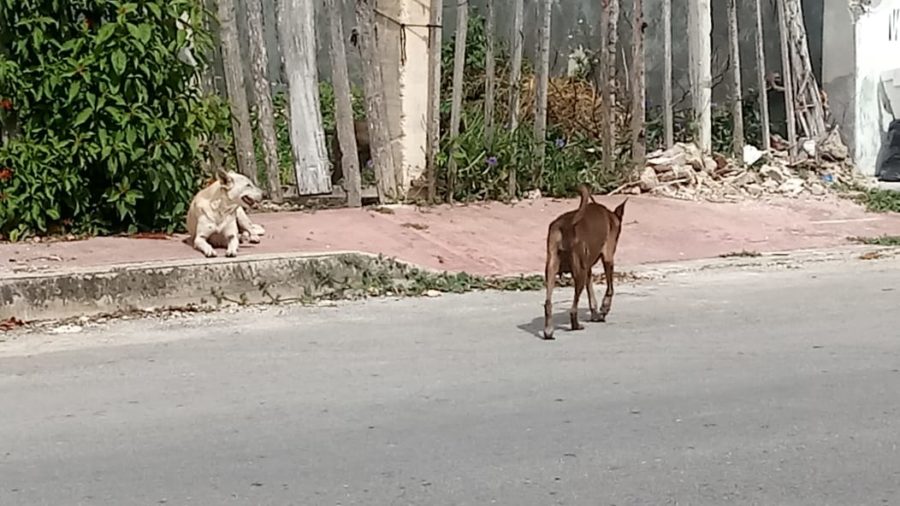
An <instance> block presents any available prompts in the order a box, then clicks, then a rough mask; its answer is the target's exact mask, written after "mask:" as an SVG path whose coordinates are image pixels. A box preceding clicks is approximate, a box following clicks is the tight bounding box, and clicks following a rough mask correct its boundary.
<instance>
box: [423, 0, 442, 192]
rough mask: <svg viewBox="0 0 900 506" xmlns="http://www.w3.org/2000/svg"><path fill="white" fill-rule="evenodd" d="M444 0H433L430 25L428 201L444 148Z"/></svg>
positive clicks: (426, 162) (435, 184)
mask: <svg viewBox="0 0 900 506" xmlns="http://www.w3.org/2000/svg"><path fill="white" fill-rule="evenodd" d="M443 9H444V0H431V19H430V24H431V26H430V27H429V28H428V83H429V88H430V89H429V92H428V120H427V121H428V130H427V132H426V140H425V142H426V146H425V159H426V160H425V172H426V176H425V177H426V178H427V180H428V202H430V203H434V202H435V201H436V200H437V171H436V170H435V158H436V157H437V154H438V152H439V151H440V150H441V32H442V31H443V30H442V29H441V24H442V23H443V19H444V15H443Z"/></svg>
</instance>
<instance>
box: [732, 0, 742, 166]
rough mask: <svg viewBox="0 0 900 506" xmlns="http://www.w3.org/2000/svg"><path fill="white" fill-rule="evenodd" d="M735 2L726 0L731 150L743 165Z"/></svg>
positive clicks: (739, 59) (739, 60) (739, 69)
mask: <svg viewBox="0 0 900 506" xmlns="http://www.w3.org/2000/svg"><path fill="white" fill-rule="evenodd" d="M737 8H738V6H737V0H728V46H729V48H730V50H731V86H732V87H733V88H734V89H733V90H732V96H731V107H732V109H731V122H732V124H733V130H732V149H733V152H734V157H735V159H736V160H737V161H738V163H739V164H741V165H743V163H744V99H743V89H742V88H741V43H740V40H739V39H738V17H737Z"/></svg>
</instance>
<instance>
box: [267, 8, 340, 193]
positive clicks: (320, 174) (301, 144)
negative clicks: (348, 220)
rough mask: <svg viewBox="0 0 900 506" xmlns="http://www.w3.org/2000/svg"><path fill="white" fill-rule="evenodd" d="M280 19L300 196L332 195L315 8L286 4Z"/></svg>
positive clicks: (292, 149)
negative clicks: (318, 62)
mask: <svg viewBox="0 0 900 506" xmlns="http://www.w3.org/2000/svg"><path fill="white" fill-rule="evenodd" d="M279 17H280V21H281V23H280V28H281V30H280V31H281V42H282V46H283V50H284V71H285V74H287V82H288V91H289V93H288V98H289V100H290V115H289V119H290V129H291V151H292V152H293V154H294V174H295V175H296V178H297V193H299V194H300V195H319V194H323V193H331V174H330V172H331V171H330V167H329V165H330V161H329V158H328V149H327V148H326V146H325V129H324V127H323V125H322V106H321V103H320V101H319V73H318V69H317V66H316V30H315V8H314V4H313V3H312V2H310V1H309V0H283V1H282V5H281V15H280V16H279Z"/></svg>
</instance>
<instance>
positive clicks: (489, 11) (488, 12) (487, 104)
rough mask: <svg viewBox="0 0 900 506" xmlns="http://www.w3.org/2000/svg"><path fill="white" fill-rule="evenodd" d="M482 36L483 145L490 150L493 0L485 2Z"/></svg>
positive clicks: (491, 129)
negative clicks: (483, 37) (483, 47)
mask: <svg viewBox="0 0 900 506" xmlns="http://www.w3.org/2000/svg"><path fill="white" fill-rule="evenodd" d="M484 15H485V18H486V19H485V27H484V36H485V39H486V44H485V53H484V73H485V76H484V88H485V89H484V145H485V147H487V149H488V150H490V149H491V148H492V147H493V145H494V88H495V79H496V76H495V69H494V66H495V58H494V36H495V33H494V0H487V3H486V6H485V13H484Z"/></svg>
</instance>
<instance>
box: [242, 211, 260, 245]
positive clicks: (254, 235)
mask: <svg viewBox="0 0 900 506" xmlns="http://www.w3.org/2000/svg"><path fill="white" fill-rule="evenodd" d="M237 224H238V229H239V230H240V231H241V236H242V237H243V238H244V239H245V240H248V241H250V242H252V243H254V244H255V243H258V242H259V241H260V238H259V236H261V235H263V234H265V233H266V229H264V228H262V227H261V226H259V225H257V224H256V223H253V222H252V221H250V217H249V216H247V212H246V211H244V208H243V207H239V208H238V210H237ZM244 233H246V234H247V235H246V236H244Z"/></svg>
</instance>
